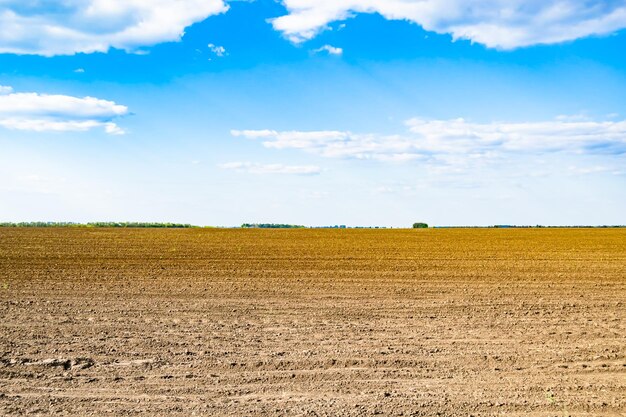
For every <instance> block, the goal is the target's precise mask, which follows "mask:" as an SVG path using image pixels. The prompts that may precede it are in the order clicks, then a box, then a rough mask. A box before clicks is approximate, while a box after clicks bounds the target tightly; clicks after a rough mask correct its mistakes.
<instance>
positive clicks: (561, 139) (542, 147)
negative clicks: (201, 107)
mask: <svg viewBox="0 0 626 417" xmlns="http://www.w3.org/2000/svg"><path fill="white" fill-rule="evenodd" d="M405 124H406V128H407V131H406V133H405V134H401V135H379V134H360V133H352V132H349V131H284V132H281V131H276V130H233V131H231V134H232V135H233V136H235V137H243V138H248V139H255V140H260V141H262V144H263V146H265V147H266V148H270V149H299V150H302V151H305V152H308V153H312V154H316V155H319V156H322V157H327V158H354V159H366V160H378V161H395V162H401V161H410V160H425V161H431V162H439V163H447V164H454V163H464V162H467V161H468V160H470V159H474V160H479V159H482V160H488V159H493V158H497V157H499V156H503V155H507V154H520V153H525V154H545V153H554V152H567V153H574V154H587V155H589V154H612V155H622V154H626V121H591V120H587V121H585V120H581V121H571V120H569V119H568V118H557V119H555V120H552V121H546V122H526V123H507V122H493V123H472V122H469V121H466V120H464V119H453V120H425V119H420V118H413V119H410V120H407V121H406V122H405Z"/></svg>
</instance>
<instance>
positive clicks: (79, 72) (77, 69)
mask: <svg viewBox="0 0 626 417" xmlns="http://www.w3.org/2000/svg"><path fill="white" fill-rule="evenodd" d="M74 72H75V73H76V74H84V73H85V69H84V68H76V69H75V70H74Z"/></svg>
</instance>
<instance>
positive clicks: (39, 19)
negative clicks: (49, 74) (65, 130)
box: [0, 0, 228, 56]
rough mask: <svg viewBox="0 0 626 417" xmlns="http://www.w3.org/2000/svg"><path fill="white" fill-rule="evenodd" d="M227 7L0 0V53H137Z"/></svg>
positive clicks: (212, 0)
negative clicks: (120, 51)
mask: <svg viewBox="0 0 626 417" xmlns="http://www.w3.org/2000/svg"><path fill="white" fill-rule="evenodd" d="M227 9H228V6H227V5H226V4H225V3H224V1H222V0H67V1H63V2H54V1H24V0H4V1H1V2H0V53H15V54H36V55H44V56H53V55H71V54H75V53H78V52H84V53H92V52H106V51H108V50H109V48H111V47H113V48H119V49H124V50H127V51H137V50H138V48H141V47H145V46H151V45H155V44H157V43H160V42H167V41H178V40H180V38H181V37H182V35H183V34H184V31H185V28H186V27H188V26H190V25H192V24H193V23H196V22H200V21H202V20H204V19H206V18H207V17H209V16H211V15H215V14H218V13H223V12H225V11H226V10H227Z"/></svg>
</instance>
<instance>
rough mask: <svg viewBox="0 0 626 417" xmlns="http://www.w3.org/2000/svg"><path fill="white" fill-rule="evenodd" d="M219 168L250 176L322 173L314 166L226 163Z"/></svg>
mask: <svg viewBox="0 0 626 417" xmlns="http://www.w3.org/2000/svg"><path fill="white" fill-rule="evenodd" d="M219 167H220V168H222V169H231V170H235V171H241V172H247V173H250V174H291V175H317V174H319V173H321V172H322V170H321V169H320V167H318V166H314V165H283V164H258V163H253V162H228V163H225V164H220V165H219Z"/></svg>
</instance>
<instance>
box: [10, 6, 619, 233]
mask: <svg viewBox="0 0 626 417" xmlns="http://www.w3.org/2000/svg"><path fill="white" fill-rule="evenodd" d="M625 191H626V0H619V1H612V0H605V1H600V0H585V1H580V0H541V1H540V0H527V1H521V0H361V1H359V0H332V1H331V0H283V1H273V0H257V1H222V0H64V1H60V0H59V1H54V0H41V1H26V2H25V1H23V0H4V1H0V222H2V221H13V222H19V221H72V222H89V221H162V222H182V223H191V224H196V225H213V226H238V225H240V224H242V223H292V224H302V225H307V226H325V225H337V224H340V225H348V226H387V227H410V225H411V224H412V223H414V222H418V221H419V222H426V223H429V224H430V225H439V226H444V225H473V226H478V225H494V224H518V225H537V224H541V225H604V224H626V215H625V213H626V192H625Z"/></svg>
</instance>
